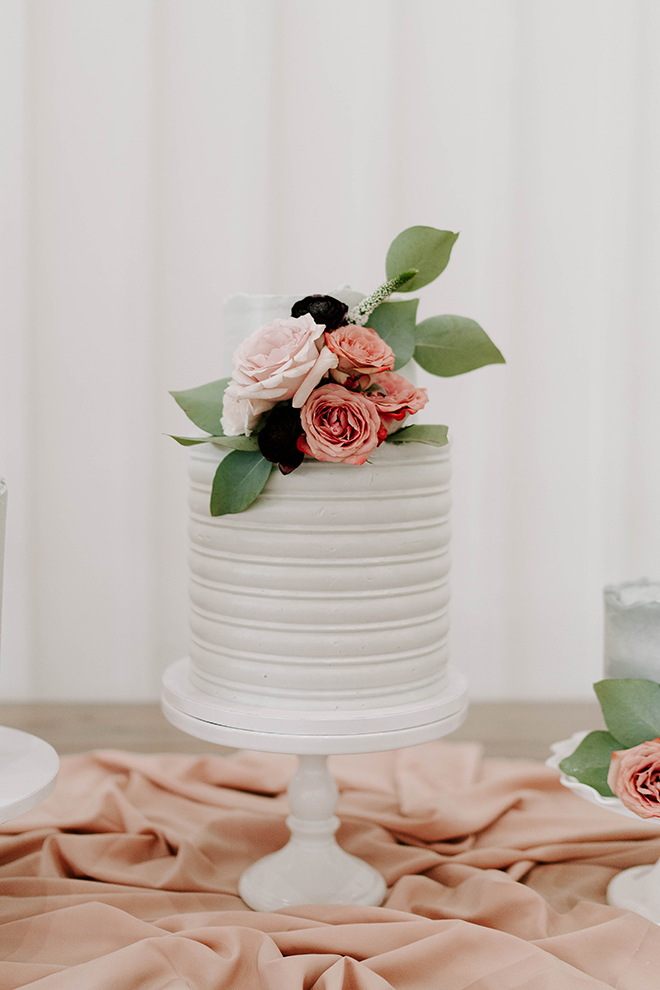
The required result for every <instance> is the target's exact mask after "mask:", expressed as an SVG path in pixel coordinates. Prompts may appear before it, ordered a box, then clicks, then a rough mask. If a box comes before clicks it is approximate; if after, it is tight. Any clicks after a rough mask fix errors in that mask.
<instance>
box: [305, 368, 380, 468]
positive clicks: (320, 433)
mask: <svg viewBox="0 0 660 990" xmlns="http://www.w3.org/2000/svg"><path fill="white" fill-rule="evenodd" d="M300 419H301V422H302V428H303V430H304V431H305V435H304V436H302V437H300V438H299V439H298V449H299V450H302V452H303V454H308V455H309V456H310V457H315V458H316V460H317V461H332V462H333V463H335V464H339V463H342V464H364V462H365V461H366V459H367V457H368V456H369V454H370V453H371V452H372V450H374V449H375V448H376V447H377V446H378V444H379V443H381V442H382V441H383V440H384V439H385V436H386V435H387V431H386V430H385V428H384V427H383V426H381V422H380V416H379V415H378V410H377V409H376V407H375V406H374V404H373V402H369V400H368V399H367V398H366V397H365V396H364V395H361V394H360V393H359V392H349V390H348V389H346V388H343V386H341V385H322V386H321V388H317V389H316V391H314V392H312V394H311V396H310V397H309V399H308V400H307V402H306V403H305V404H304V406H303V407H302V409H301V410H300Z"/></svg>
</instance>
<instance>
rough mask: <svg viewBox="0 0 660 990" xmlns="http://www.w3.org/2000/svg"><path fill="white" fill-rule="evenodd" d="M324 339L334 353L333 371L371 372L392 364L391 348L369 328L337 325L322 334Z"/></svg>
mask: <svg viewBox="0 0 660 990" xmlns="http://www.w3.org/2000/svg"><path fill="white" fill-rule="evenodd" d="M325 342H326V344H327V345H328V347H329V348H330V350H331V351H332V352H333V354H336V355H337V357H338V359H339V363H338V365H337V370H338V371H339V372H340V373H343V375H347V374H348V375H350V376H353V375H356V374H358V375H375V374H377V373H378V372H379V371H391V370H392V368H393V367H394V362H395V360H396V357H395V354H394V351H393V350H392V348H391V347H390V346H389V344H386V343H385V341H384V340H383V339H382V338H381V337H379V336H378V334H377V333H376V331H375V330H372V329H371V328H370V327H359V326H347V327H339V329H338V330H333V331H332V333H326V335H325Z"/></svg>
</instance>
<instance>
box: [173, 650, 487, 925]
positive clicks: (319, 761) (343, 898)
mask: <svg viewBox="0 0 660 990" xmlns="http://www.w3.org/2000/svg"><path fill="white" fill-rule="evenodd" d="M187 670H188V664H187V662H186V661H178V662H177V663H175V664H173V665H172V666H171V667H170V668H169V669H168V670H167V671H166V673H165V676H164V678H163V695H162V708H163V713H164V715H165V717H166V718H167V719H168V721H170V722H171V723H172V724H173V725H175V726H177V728H179V729H182V730H183V731H184V732H187V733H189V734H190V735H192V736H196V737H197V738H198V739H204V740H206V741H207V742H212V743H218V744H219V745H221V746H236V747H238V748H245V749H252V750H258V751H261V752H267V753H295V754H297V755H298V770H297V771H296V773H295V774H294V776H293V778H292V780H291V783H290V784H289V788H288V791H287V795H288V799H289V808H290V811H291V814H290V815H289V817H288V818H287V825H288V827H289V829H290V831H291V838H290V839H289V841H288V843H287V844H286V845H285V846H284V847H283V848H282V849H279V850H278V851H277V852H275V853H271V855H269V856H264V858H263V859H260V860H258V861H257V862H256V863H253V864H252V866H250V867H248V869H247V870H245V872H244V873H243V875H242V876H241V879H240V882H239V888H238V889H239V893H240V895H241V897H242V898H243V900H244V901H245V903H246V904H247V905H248V906H249V907H251V908H254V910H256V911H276V910H278V908H284V907H293V906H295V905H297V904H360V905H368V906H376V905H378V904H381V903H382V901H383V898H384V897H385V892H386V885H385V881H384V879H383V877H382V876H381V875H380V873H378V871H377V870H375V869H374V868H373V867H371V866H369V865H368V864H367V863H364V862H363V861H362V860H361V859H358V858H357V857H355V856H351V855H350V854H349V853H347V852H345V851H344V850H343V849H342V848H341V847H340V846H339V845H337V842H336V840H335V832H336V831H337V829H338V827H339V819H338V818H337V817H336V816H335V814H334V809H335V805H336V802H337V787H336V784H335V781H334V778H333V777H332V774H331V773H330V771H329V770H328V767H327V757H328V755H329V754H334V753H373V752H381V751H383V750H388V749H400V748H403V747H405V746H415V745H417V744H418V743H422V742H428V741H430V740H431V739H438V738H439V737H440V736H444V735H447V733H449V732H453V731H454V729H457V728H458V727H459V725H460V724H461V723H462V722H463V720H464V719H465V715H466V712H467V687H466V684H465V681H464V679H463V678H462V676H461V675H460V674H459V673H458V672H457V671H456V670H455V669H450V671H449V676H448V681H447V684H446V685H445V687H444V689H443V690H442V692H441V693H439V694H438V696H437V697H435V698H432V699H429V700H426V701H424V702H420V703H417V704H413V705H405V706H403V705H402V706H400V707H398V708H391V709H387V708H381V709H377V710H370V711H366V712H343V713H342V712H320V713H313V712H307V713H305V712H297V713H296V712H286V711H276V710H264V711H259V710H257V709H254V708H246V707H244V706H237V705H231V704H229V703H227V704H225V703H224V702H222V701H221V700H220V699H215V698H212V697H209V696H208V695H204V694H202V693H201V692H200V691H198V690H197V689H196V688H195V687H194V686H193V685H192V684H191V683H190V681H189V680H188V677H187Z"/></svg>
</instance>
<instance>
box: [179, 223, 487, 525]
mask: <svg viewBox="0 0 660 990" xmlns="http://www.w3.org/2000/svg"><path fill="white" fill-rule="evenodd" d="M457 237H458V234H454V233H452V232H451V231H449V230H437V229H436V228H435V227H409V228H408V229H407V230H404V231H403V232H402V233H401V234H399V236H398V237H396V238H395V239H394V241H393V242H392V244H391V245H390V248H389V251H388V253H387V259H386V263H385V269H386V278H387V280H386V281H385V282H384V283H383V284H382V285H381V286H379V287H378V288H377V289H376V290H375V292H372V293H371V295H369V296H366V297H365V298H363V299H361V300H360V301H359V302H358V303H357V304H356V305H354V306H352V307H349V305H348V303H345V302H342V300H340V299H336V298H335V297H334V296H329V295H322V294H312V295H308V296H305V297H304V298H303V299H299V300H298V301H297V302H296V303H294V305H293V307H292V309H291V315H290V316H289V317H285V318H282V319H277V320H274V321H273V322H272V323H269V324H267V325H266V326H261V327H255V329H254V332H253V333H252V334H250V336H248V337H247V338H246V339H245V340H244V341H243V343H242V344H241V345H240V346H239V347H238V348H237V349H236V351H235V352H234V355H233V370H232V375H231V378H223V379H219V380H218V381H213V382H209V383H208V384H207V385H200V386H198V387H197V388H192V389H188V390H187V391H183V392H172V393H171V394H172V395H173V396H174V399H175V400H176V402H177V403H178V404H179V406H181V408H182V409H183V410H184V412H185V413H186V415H187V416H188V417H189V419H191V420H192V422H193V423H194V424H195V425H196V426H198V427H199V428H200V429H202V430H205V431H206V432H207V434H208V435H207V436H201V437H178V436H177V437H174V439H175V440H177V441H178V442H179V443H181V444H183V445H184V446H190V445H192V444H198V443H214V444H218V445H219V446H222V447H228V448H232V449H231V452H230V453H229V454H228V455H227V456H226V457H224V458H223V459H222V461H221V462H220V464H219V466H218V469H217V471H216V474H215V477H214V480H213V486H212V490H211V506H210V509H211V515H214V516H218V515H225V514H226V513H232V512H242V511H243V510H244V509H246V508H247V507H248V506H249V505H251V504H252V502H253V501H254V500H255V499H256V498H257V496H258V495H259V493H260V492H261V491H262V489H263V487H264V485H265V484H266V482H267V481H268V478H269V476H270V472H271V470H272V468H273V467H274V465H277V466H278V468H279V470H280V471H281V472H282V474H285V475H287V474H291V473H292V472H293V471H295V470H296V469H297V468H298V467H299V466H300V464H301V463H302V461H303V459H304V457H305V456H307V457H312V458H315V459H316V460H318V461H329V462H331V463H341V464H352V465H359V464H364V462H365V461H366V460H367V459H368V458H369V455H370V454H371V453H372V452H373V451H374V450H375V449H376V448H377V447H378V446H379V445H380V444H381V443H383V442H385V441H389V442H391V443H409V442H417V443H428V444H433V445H435V446H443V445H444V444H446V443H447V427H446V426H432V425H421V424H413V425H406V420H407V418H408V417H409V416H412V415H414V414H415V413H417V412H419V410H420V409H422V408H423V407H424V405H425V404H426V402H427V401H428V394H427V392H426V389H424V388H417V387H416V386H415V385H413V384H412V383H411V382H410V381H409V380H408V379H407V378H406V377H405V376H404V375H400V374H398V373H397V369H398V368H401V367H403V366H404V365H406V364H408V362H409V361H410V360H411V359H413V358H414V360H415V361H416V362H417V363H418V364H419V365H420V366H421V367H422V368H424V369H425V370H426V371H429V372H431V374H434V375H440V376H443V377H449V376H453V375H460V374H463V373H464V372H467V371H472V370H474V369H475V368H481V367H483V366H484V365H487V364H499V363H503V362H504V358H503V357H502V355H501V353H500V351H499V350H498V349H497V347H496V346H495V345H494V344H493V342H492V341H491V340H490V339H489V337H488V336H487V335H486V333H485V332H484V331H483V330H482V329H481V327H480V326H479V325H478V324H477V323H475V322H474V320H470V319H467V318H466V317H462V316H447V315H445V316H432V317H430V318H429V319H426V320H424V321H422V322H421V323H419V324H417V322H416V317H417V305H418V302H419V300H418V299H409V300H397V301H393V300H391V299H390V296H391V295H392V294H393V293H394V292H399V293H408V292H412V291H415V290H416V289H419V288H422V287H423V286H425V285H428V284H429V283H430V282H432V281H434V280H435V279H436V278H437V277H438V275H440V274H441V272H443V271H444V269H445V268H446V266H447V263H448V261H449V257H450V254H451V250H452V247H453V246H454V243H455V241H456V239H457Z"/></svg>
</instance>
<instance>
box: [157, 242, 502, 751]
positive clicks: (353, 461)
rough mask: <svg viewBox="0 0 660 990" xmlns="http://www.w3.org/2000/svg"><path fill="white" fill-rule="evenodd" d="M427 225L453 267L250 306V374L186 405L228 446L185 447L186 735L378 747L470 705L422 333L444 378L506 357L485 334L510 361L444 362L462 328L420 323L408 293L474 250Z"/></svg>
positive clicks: (179, 671)
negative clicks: (361, 742)
mask: <svg viewBox="0 0 660 990" xmlns="http://www.w3.org/2000/svg"><path fill="white" fill-rule="evenodd" d="M410 230H411V231H421V232H423V233H424V232H428V231H432V232H433V236H434V237H435V241H434V243H436V242H437V243H436V246H437V244H440V246H441V247H442V245H444V247H443V250H444V252H445V254H444V255H443V257H440V255H439V254H438V253H437V252H436V256H434V257H435V262H434V265H430V266H427V270H426V271H424V270H423V264H420V266H419V268H418V267H414V268H413V267H412V266H411V265H408V266H403V265H402V264H401V263H400V261H399V259H398V257H397V258H395V261H394V262H393V264H394V265H395V266H396V267H398V273H397V272H395V273H394V275H390V272H389V271H388V276H389V277H388V282H387V283H385V285H384V286H381V287H380V288H379V289H378V290H376V292H375V293H373V294H372V296H370V297H366V298H365V297H363V296H361V295H359V294H357V293H354V292H352V291H351V290H339V291H337V292H336V293H334V294H333V295H332V296H308V297H305V298H303V299H299V297H296V296H294V297H287V296H246V295H238V296H233V297H230V299H229V300H227V302H226V304H225V312H224V317H225V325H224V336H225V351H226V355H227V357H226V365H227V366H226V369H225V370H226V371H227V372H229V374H230V377H228V378H226V379H223V380H220V381H218V382H212V383H209V385H208V386H200V387H199V388H197V389H192V390H189V391H188V392H185V393H183V392H181V393H173V395H174V397H175V399H176V400H177V402H178V403H179V405H180V406H181V407H182V408H183V409H184V410H185V411H186V413H187V414H188V416H189V417H190V418H191V419H192V420H193V422H195V423H196V425H198V426H200V427H201V428H202V429H204V430H206V431H207V434H208V435H207V436H204V437H191V438H184V437H177V438H176V439H178V440H179V442H180V443H184V444H186V445H191V446H192V448H193V449H192V451H191V454H190V461H189V476H190V499H189V511H190V517H189V534H190V546H191V550H190V579H191V580H190V626H191V639H190V654H189V657H188V658H186V659H185V660H184V661H181V662H179V663H178V664H175V665H173V667H172V668H170V670H169V671H168V672H167V674H166V676H165V679H164V707H165V711H166V714H168V717H170V718H171V719H172V720H173V721H175V723H176V719H175V718H174V717H173V716H172V711H173V710H177V711H179V712H184V713H186V715H187V716H192V717H193V718H196V719H200V720H204V721H206V722H212V723H217V724H221V725H226V726H236V727H239V728H246V729H259V728H260V727H262V726H263V724H265V723H264V722H263V720H264V718H268V717H269V716H272V718H273V719H275V722H273V723H272V724H276V725H283V724H285V723H286V722H287V721H288V722H290V723H291V725H292V726H293V728H291V729H290V731H293V732H295V731H296V728H295V726H296V725H297V726H300V731H305V732H314V731H323V732H326V733H328V734H332V733H333V732H348V731H352V732H358V733H359V732H360V731H362V732H367V731H378V730H379V729H384V728H387V729H395V728H409V727H411V726H412V727H414V726H417V725H425V724H430V723H432V722H434V720H436V721H437V720H438V719H443V718H449V717H455V716H457V715H458V714H460V713H462V712H463V711H464V710H465V708H466V688H465V684H464V681H463V679H462V677H461V676H460V675H459V674H458V673H457V671H456V670H455V669H454V668H453V667H452V666H451V665H450V664H449V658H448V628H449V622H448V602H449V477H450V464H449V446H448V444H447V437H446V434H447V430H446V427H434V426H427V425H423V426H422V425H412V426H411V425H406V421H407V420H408V417H409V416H410V415H413V414H414V413H416V412H417V411H418V410H419V409H421V408H422V406H423V404H424V403H425V401H426V399H427V396H426V392H425V390H424V389H419V388H417V387H416V386H415V384H414V382H411V381H410V380H409V378H412V377H414V371H413V374H412V375H410V374H409V372H407V370H406V364H407V362H408V361H409V359H410V358H411V357H412V354H413V349H415V342H414V337H415V334H416V333H418V339H419V340H420V342H421V344H420V347H419V348H417V349H415V357H416V358H417V359H418V361H419V363H421V364H422V365H423V366H425V367H427V368H428V370H431V371H433V372H434V373H436V374H444V373H446V374H456V373H459V372H460V370H470V367H477V366H479V365H480V364H486V363H494V362H495V361H498V360H502V358H501V355H499V351H497V349H496V348H495V347H494V345H492V344H491V342H490V341H488V338H486V337H485V334H483V331H482V330H481V328H479V327H477V324H474V323H473V321H466V322H467V323H470V324H472V326H473V327H476V328H477V330H478V331H479V333H480V334H482V335H483V338H485V340H486V341H487V342H488V345H489V346H490V348H491V349H492V352H494V354H496V355H498V356H493V353H492V352H491V353H488V354H486V352H485V351H484V352H483V353H482V354H481V356H480V357H477V358H476V359H475V357H474V354H475V348H474V340H472V341H471V342H468V349H470V347H471V351H470V355H471V356H470V358H469V360H471V361H472V365H471V366H470V367H467V366H466V367H463V368H460V369H459V370H449V371H446V372H443V371H442V370H440V371H438V370H437V368H436V367H428V362H427V363H425V360H426V358H425V353H426V352H425V351H424V346H427V348H428V349H429V350H431V349H433V348H435V349H437V348H436V340H437V339H439V338H438V333H440V336H442V333H445V332H446V330H443V329H442V328H441V329H440V331H438V330H437V328H435V327H432V328H430V327H426V328H424V325H423V324H422V325H420V326H418V327H417V328H415V311H416V303H417V300H412V301H405V302H402V301H396V302H394V301H388V297H389V296H390V295H391V293H392V292H393V291H396V290H399V291H407V289H406V284H407V283H412V285H411V287H417V285H416V284H415V282H418V283H420V284H422V285H423V284H426V282H428V281H430V280H431V279H432V278H435V276H436V274H438V273H439V272H438V271H435V269H437V268H438V267H439V270H442V268H443V267H444V265H445V264H446V262H447V260H448V257H449V254H448V250H446V242H447V238H448V237H450V239H451V238H453V240H455V237H456V236H457V235H449V232H446V231H435V230H434V228H410ZM408 233H409V231H408V232H406V231H404V234H403V235H400V238H401V237H404V240H405V236H404V235H407V234H408ZM436 235H437V236H436ZM445 235H446V236H445ZM415 236H416V237H417V238H418V240H417V241H415V244H417V245H418V241H419V236H421V235H418V234H416V235H415ZM424 236H427V235H426V234H424ZM400 238H398V239H397V241H398V240H400ZM453 240H451V243H450V245H449V249H450V248H451V244H453ZM397 241H395V242H394V244H393V246H392V247H394V246H395V245H396V244H397ZM425 243H426V242H425ZM441 253H442V252H440V254H441ZM391 254H392V248H391V249H390V254H388V269H389V268H390V267H391V266H390V255H391ZM394 254H395V255H396V251H395V252H394ZM404 254H405V252H404ZM418 254H419V251H418ZM443 259H444V260H443ZM434 266H435V269H434ZM402 267H405V268H406V270H405V271H402V270H401V269H402ZM429 273H430V277H429ZM420 280H421V282H420ZM349 307H350V308H349ZM432 319H436V320H443V319H450V320H453V321H456V320H460V319H461V318H459V317H450V318H443V317H438V318H432ZM430 322H431V321H426V323H427V324H428V323H430ZM367 323H368V326H367V325H366V324H367ZM471 332H473V331H471ZM425 334H426V335H425ZM434 335H435V336H434ZM388 340H391V341H392V346H390V344H389V343H388ZM429 341H430V343H429ZM395 348H396V352H395ZM454 349H455V347H454ZM230 355H231V356H232V361H231V365H229V363H228V361H229V356H230ZM429 360H431V364H433V361H436V360H437V358H436V356H435V354H433V355H432V359H429ZM452 360H453V358H452ZM395 362H396V364H395ZM475 362H476V363H475ZM397 365H402V367H401V370H400V371H399V372H398V373H396V372H394V371H393V368H394V367H396V366H397ZM408 367H410V365H408ZM216 410H218V412H216ZM386 441H387V442H386ZM273 465H277V467H278V468H279V470H273V469H272V468H273ZM177 724H178V723H177ZM320 726H322V727H323V728H322V729H321V728H320ZM181 727H184V726H183V725H181ZM187 731H195V730H193V729H187ZM275 731H277V730H275ZM431 737H432V736H431V735H429V738H431ZM349 751H350V750H349Z"/></svg>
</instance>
